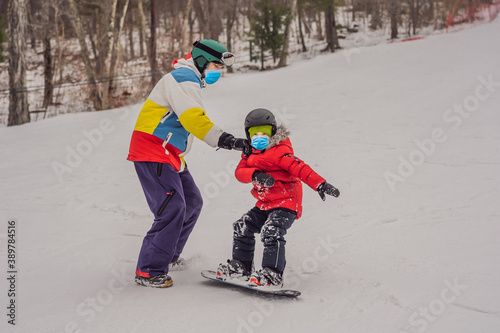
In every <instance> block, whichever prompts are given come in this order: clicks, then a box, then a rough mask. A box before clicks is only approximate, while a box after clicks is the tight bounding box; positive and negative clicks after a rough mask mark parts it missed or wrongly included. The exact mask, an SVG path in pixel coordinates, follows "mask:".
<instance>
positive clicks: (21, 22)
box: [7, 0, 30, 126]
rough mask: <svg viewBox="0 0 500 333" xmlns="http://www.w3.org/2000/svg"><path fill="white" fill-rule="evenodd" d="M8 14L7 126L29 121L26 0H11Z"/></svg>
mask: <svg viewBox="0 0 500 333" xmlns="http://www.w3.org/2000/svg"><path fill="white" fill-rule="evenodd" d="M8 16H9V47H8V48H9V88H10V94H9V118H8V121H7V126H14V125H21V124H24V123H28V122H29V121H30V114H29V109H28V93H27V91H26V59H25V54H26V37H27V34H26V29H27V9H26V0H11V1H10V3H9V9H8Z"/></svg>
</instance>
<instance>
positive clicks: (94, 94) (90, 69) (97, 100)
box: [68, 0, 103, 110]
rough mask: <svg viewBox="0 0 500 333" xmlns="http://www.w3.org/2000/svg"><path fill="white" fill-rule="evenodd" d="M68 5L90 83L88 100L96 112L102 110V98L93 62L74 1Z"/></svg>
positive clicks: (69, 0)
mask: <svg viewBox="0 0 500 333" xmlns="http://www.w3.org/2000/svg"><path fill="white" fill-rule="evenodd" d="M68 3H69V8H70V12H71V17H72V22H73V27H74V29H75V32H76V35H77V37H78V41H79V43H80V49H81V53H82V58H83V63H84V64H85V73H86V74H87V79H88V81H89V83H90V99H91V100H92V101H93V102H94V107H95V109H96V110H102V107H103V103H102V96H101V94H100V92H99V89H98V87H97V79H96V74H95V68H94V65H93V62H92V61H91V59H90V53H89V50H88V47H87V41H86V37H85V32H84V30H83V26H82V22H81V20H80V14H79V13H78V9H77V8H76V4H75V0H68Z"/></svg>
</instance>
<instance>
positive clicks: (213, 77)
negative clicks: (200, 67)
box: [205, 69, 221, 84]
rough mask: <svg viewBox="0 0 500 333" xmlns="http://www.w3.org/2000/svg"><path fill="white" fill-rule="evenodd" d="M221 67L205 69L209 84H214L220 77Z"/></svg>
mask: <svg viewBox="0 0 500 333" xmlns="http://www.w3.org/2000/svg"><path fill="white" fill-rule="evenodd" d="M220 73H221V71H220V69H216V70H211V71H208V70H207V71H205V82H206V83H207V84H214V83H215V82H217V80H219V78H220Z"/></svg>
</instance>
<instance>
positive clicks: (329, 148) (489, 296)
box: [0, 20, 500, 333]
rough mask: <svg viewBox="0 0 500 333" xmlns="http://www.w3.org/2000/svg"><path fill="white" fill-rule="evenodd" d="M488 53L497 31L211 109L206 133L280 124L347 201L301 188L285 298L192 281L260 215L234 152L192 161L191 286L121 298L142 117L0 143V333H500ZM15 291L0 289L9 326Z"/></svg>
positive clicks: (398, 52)
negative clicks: (10, 230) (11, 280)
mask: <svg viewBox="0 0 500 333" xmlns="http://www.w3.org/2000/svg"><path fill="white" fill-rule="evenodd" d="M499 37H500V20H497V21H496V22H493V23H491V24H486V25H483V26H478V27H474V28H471V29H469V30H465V31H462V32H459V33H455V34H449V35H442V36H434V37H429V38H427V39H424V40H421V41H416V42H412V43H400V44H392V45H380V46H375V47H370V48H362V49H355V50H349V51H348V53H343V52H339V53H335V54H328V55H323V56H320V57H318V58H316V59H313V60H310V61H307V62H299V63H296V64H294V65H293V66H290V67H288V68H284V69H280V70H275V71H271V72H262V73H248V74H240V75H229V76H227V77H225V78H224V79H223V80H221V82H219V83H217V84H216V85H214V86H213V87H209V88H207V89H206V90H205V91H204V95H205V106H206V108H207V110H208V112H209V115H210V117H211V119H212V120H213V121H214V122H215V123H217V124H218V125H219V126H221V127H222V128H224V129H225V130H226V131H229V132H232V133H234V134H235V135H239V136H242V135H243V128H242V122H243V119H244V117H245V115H246V114H247V113H248V112H249V111H250V110H252V109H253V108H255V107H267V108H270V109H272V110H273V111H274V112H275V114H277V115H278V117H279V118H280V119H281V121H282V122H283V123H285V124H286V125H287V126H288V127H289V129H290V130H291V131H292V136H291V139H292V142H293V144H294V148H295V153H296V154H297V156H299V157H301V158H302V159H304V160H305V161H306V162H308V163H309V164H310V165H311V166H312V167H313V168H314V169H315V170H316V171H317V172H318V173H320V174H321V175H322V176H323V177H325V178H326V179H328V180H329V181H330V182H331V183H332V184H334V185H336V186H337V187H338V188H339V189H340V190H341V193H342V194H341V197H340V198H338V199H335V198H332V197H329V198H327V201H326V202H323V201H321V200H320V198H319V196H318V195H317V194H316V193H314V192H313V191H311V190H310V189H308V188H306V187H305V188H304V192H305V195H304V215H303V217H302V218H301V219H300V220H298V221H296V223H295V225H294V226H293V227H292V228H291V230H290V231H289V233H288V236H287V240H288V245H287V271H286V275H285V279H286V281H287V283H288V285H287V287H289V288H296V289H299V290H301V291H302V296H301V297H300V298H299V299H297V300H290V299H279V298H278V299H275V298H266V297H262V296H259V295H254V294H251V293H247V292H243V291H239V290H234V289H229V288H220V287H219V286H217V285H214V284H213V283H210V282H209V281H204V280H203V279H202V277H201V276H200V274H199V272H200V271H201V270H202V269H211V268H215V267H216V266H217V265H218V263H219V262H221V261H223V260H225V259H227V258H228V257H229V256H230V251H231V234H232V227H231V225H232V222H233V221H234V220H236V219H237V218H239V217H240V216H241V214H243V213H244V212H246V211H247V210H248V209H250V208H251V207H252V205H253V203H254V200H253V199H252V198H251V196H250V194H249V190H250V187H249V185H243V184H239V183H238V182H237V181H236V180H235V179H234V177H233V170H234V166H235V164H236V163H237V162H238V160H239V156H238V154H237V153H235V152H231V151H221V150H220V151H217V152H215V151H214V150H213V149H211V148H209V147H208V146H206V145H205V144H203V143H201V142H196V143H195V146H194V147H193V150H192V152H191V153H190V155H189V156H188V158H187V161H188V164H189V167H190V169H191V172H192V173H193V175H194V177H195V179H196V180H197V183H198V185H199V187H200V189H201V191H202V193H203V195H204V198H205V206H204V211H203V213H202V216H201V218H200V220H199V222H198V225H197V227H196V229H195V231H194V232H193V234H192V236H191V238H190V240H189V242H188V244H187V246H186V249H185V252H184V257H185V258H186V259H187V260H188V261H189V268H188V269H187V270H185V271H173V272H171V275H172V277H173V279H174V287H173V288H169V289H165V290H154V289H149V288H141V287H138V286H136V285H134V283H133V276H134V270H135V262H136V259H137V255H138V251H139V248H140V245H141V242H142V237H143V236H144V234H145V233H146V231H147V230H148V228H149V226H150V224H151V223H152V219H151V214H150V212H149V210H148V207H147V204H146V201H145V199H144V196H143V193H142V190H141V188H140V185H139V183H138V180H137V178H136V175H135V171H134V169H133V165H132V164H131V163H130V162H127V161H126V160H125V158H126V156H127V151H128V144H129V139H130V135H131V133H132V129H133V126H134V123H135V120H136V117H137V114H138V112H139V108H140V105H137V106H134V107H131V108H124V109H119V110H112V111H106V112H96V113H82V114H68V115H64V116H60V117H57V118H52V119H47V120H44V121H39V122H36V123H32V124H27V125H23V126H19V127H11V128H1V129H0V142H2V144H1V146H0V155H1V156H2V159H1V164H0V183H1V188H2V191H1V193H0V195H1V197H0V225H1V227H0V236H1V238H0V242H1V244H0V254H1V262H2V264H1V266H2V267H4V268H3V270H4V271H5V272H6V271H7V268H6V267H7V265H6V264H7V263H6V261H7V258H6V249H7V245H6V243H7V237H6V234H7V221H8V219H11V218H14V219H16V221H17V244H16V246H17V251H18V253H17V264H18V266H17V269H18V272H19V274H18V279H17V287H16V288H17V289H16V291H17V295H16V305H17V317H16V326H15V327H13V326H11V325H8V324H7V320H8V319H9V318H8V317H6V316H5V315H2V318H3V319H2V320H1V322H0V327H1V331H2V332H11V331H12V332H50V333H60V332H148V331H157V332H341V333H343V332H349V333H350V332H356V333H357V332H359V333H366V332H383V333H392V332H395V333H396V332H397V333H401V332H407V333H412V332H435V333H442V332H454V333H461V332H463V333H468V332H477V331H479V332H482V333H496V332H498V331H499V330H500V287H498V281H499V280H500V267H499V265H498V256H499V254H500V224H499V223H498V222H499V220H500V208H499V206H498V198H499V196H500V177H499V175H500V132H499V131H498V124H499V122H500V114H499V113H498V111H499V106H500V83H499V82H500V63H499V61H498V59H500V56H499V55H500V44H499V43H498V42H497V41H498V39H499ZM487 81H491V82H493V83H490V84H486V83H485V82H487ZM261 249H262V248H261V247H258V249H257V251H261ZM257 257H258V256H257ZM257 264H258V262H257ZM8 289H9V286H8V281H7V280H6V279H1V280H0V293H1V294H2V297H0V300H1V301H0V302H1V307H2V308H3V309H4V310H3V312H4V313H7V309H6V307H7V306H8V302H9V299H8V298H7V290H8Z"/></svg>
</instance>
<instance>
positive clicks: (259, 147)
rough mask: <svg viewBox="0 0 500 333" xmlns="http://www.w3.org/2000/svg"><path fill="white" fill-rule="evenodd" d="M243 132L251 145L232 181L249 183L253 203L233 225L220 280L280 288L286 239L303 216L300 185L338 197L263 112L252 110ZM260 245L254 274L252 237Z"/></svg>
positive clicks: (272, 118)
mask: <svg viewBox="0 0 500 333" xmlns="http://www.w3.org/2000/svg"><path fill="white" fill-rule="evenodd" d="M245 132H246V135H247V138H248V140H249V141H250V143H251V145H252V150H251V153H250V154H249V155H247V156H246V155H242V159H241V161H240V163H239V165H238V167H237V168H236V172H235V175H236V178H237V179H238V180H239V181H240V182H242V183H253V189H252V191H251V192H252V195H253V196H254V197H255V198H256V199H257V200H258V201H257V204H256V206H255V207H253V208H252V209H250V210H249V211H248V212H247V213H246V214H244V215H243V216H242V217H241V218H240V219H239V220H238V221H236V222H235V223H234V224H233V253H232V259H229V260H227V264H222V263H221V264H220V265H219V268H218V270H217V276H218V278H219V279H222V280H226V279H227V278H238V279H243V280H245V281H249V284H250V285H254V286H276V287H282V286H283V271H284V269H285V263H286V260H285V244H286V241H285V238H284V236H285V234H286V232H287V230H288V229H289V228H290V227H291V225H292V223H293V222H294V221H295V219H298V218H300V216H301V214H302V182H304V183H306V184H307V185H309V187H311V188H312V189H313V190H315V191H317V192H318V193H319V195H320V196H321V198H322V199H323V200H325V194H328V195H332V196H334V197H338V196H339V195H340V192H339V190H338V189H336V188H335V187H334V186H332V185H331V184H329V183H327V182H326V181H325V179H323V178H322V177H321V176H320V175H318V174H317V173H316V172H314V171H313V170H312V168H311V167H310V166H308V165H307V164H305V163H304V162H303V161H302V160H300V159H299V158H297V157H296V156H294V154H293V149H292V144H291V142H290V139H289V138H288V135H289V132H288V130H287V129H286V128H285V126H283V125H280V126H277V123H276V118H275V117H274V115H273V114H272V113H271V112H270V111H269V110H267V109H255V110H253V111H251V112H250V113H249V114H248V115H247V117H246V119H245ZM259 232H260V233H261V240H262V242H263V243H264V253H263V258H262V267H263V268H262V269H260V270H258V271H255V272H252V271H253V257H254V250H255V233H259Z"/></svg>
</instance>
